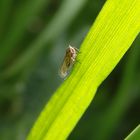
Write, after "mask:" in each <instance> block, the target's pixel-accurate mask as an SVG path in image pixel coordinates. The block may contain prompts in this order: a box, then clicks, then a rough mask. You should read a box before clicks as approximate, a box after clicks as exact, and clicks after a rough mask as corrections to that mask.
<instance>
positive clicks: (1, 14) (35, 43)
mask: <svg viewBox="0 0 140 140" xmlns="http://www.w3.org/2000/svg"><path fill="white" fill-rule="evenodd" d="M104 3H105V0H77V1H76V0H20V1H17V0H0V140H25V139H26V136H27V134H28V133H29V131H30V129H31V127H32V126H33V124H34V122H35V120H36V119H37V117H38V115H39V113H40V112H41V110H42V109H43V107H44V106H45V104H46V103H47V101H48V100H49V98H50V97H51V96H52V94H53V92H54V91H55V90H56V89H57V88H58V87H59V85H60V84H61V83H62V82H63V79H61V78H60V77H59V75H58V70H59V66H60V64H61V62H62V60H63V56H64V53H65V49H66V47H68V45H69V44H71V45H72V46H75V47H77V48H79V46H80V44H81V43H82V41H83V39H84V37H85V36H86V34H87V32H88V30H89V28H90V27H91V25H92V23H93V22H94V20H95V18H96V17H97V15H98V13H99V11H100V10H101V8H102V6H103V5H104ZM108 20H109V19H108ZM118 47H121V46H118ZM139 47H140V36H138V37H137V39H136V40H135V41H134V43H133V44H132V47H131V49H130V50H129V51H128V52H127V53H126V55H125V56H124V57H123V59H122V60H121V61H120V63H119V64H118V65H117V67H116V68H115V69H114V71H113V72H112V73H111V74H110V76H109V77H108V78H107V79H106V80H105V81H104V82H103V84H102V85H101V86H100V87H99V89H98V91H97V93H96V96H95V98H94V100H93V102H92V103H91V105H90V106H89V108H88V110H87V111H86V112H85V114H84V115H83V117H82V118H81V120H80V121H79V123H78V124H77V126H76V127H75V129H74V131H73V132H72V133H71V135H70V136H69V138H68V139H69V140H85V139H88V140H121V139H123V138H125V137H126V136H127V135H128V134H129V133H130V132H131V131H132V130H133V129H134V128H135V127H136V126H137V125H138V124H139V123H140V65H139V64H140V48H139ZM91 76H92V75H91ZM62 131H63V130H62Z"/></svg>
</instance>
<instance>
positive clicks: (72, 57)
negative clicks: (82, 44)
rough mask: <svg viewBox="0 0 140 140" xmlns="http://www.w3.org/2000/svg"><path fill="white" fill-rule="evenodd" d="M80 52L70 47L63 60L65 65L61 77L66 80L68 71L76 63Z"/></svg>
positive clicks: (62, 67)
mask: <svg viewBox="0 0 140 140" xmlns="http://www.w3.org/2000/svg"><path fill="white" fill-rule="evenodd" d="M78 52H79V50H78V49H77V48H75V47H72V46H70V45H69V47H68V48H67V49H66V54H65V57H64V60H63V63H62V65H61V67H60V77H61V78H65V77H66V76H67V74H68V70H69V69H70V68H71V67H72V65H73V64H74V62H75V61H76V56H77V53H78Z"/></svg>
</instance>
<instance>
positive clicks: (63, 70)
mask: <svg viewBox="0 0 140 140" xmlns="http://www.w3.org/2000/svg"><path fill="white" fill-rule="evenodd" d="M70 64H71V58H70V57H69V55H68V54H67V53H66V55H65V57H64V60H63V63H62V66H61V68H60V76H61V77H62V78H64V77H66V76H67V72H68V69H69V67H70Z"/></svg>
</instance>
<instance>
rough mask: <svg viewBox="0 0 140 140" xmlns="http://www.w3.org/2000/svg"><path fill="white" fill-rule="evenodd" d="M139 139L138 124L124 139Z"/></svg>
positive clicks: (139, 128) (139, 127) (139, 129)
mask: <svg viewBox="0 0 140 140" xmlns="http://www.w3.org/2000/svg"><path fill="white" fill-rule="evenodd" d="M139 139H140V125H138V126H137V127H136V128H135V129H134V130H133V131H132V132H131V133H130V134H129V135H128V136H127V137H126V138H125V140H139Z"/></svg>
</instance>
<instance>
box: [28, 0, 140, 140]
mask: <svg viewBox="0 0 140 140" xmlns="http://www.w3.org/2000/svg"><path fill="white" fill-rule="evenodd" d="M139 7H140V3H139V0H129V1H127V0H124V1H121V0H114V1H112V0H108V1H107V2H106V4H105V5H104V7H103V9H102V10H101V12H100V14H99V16H98V18H97V19H96V21H95V24H94V25H93V26H92V28H91V30H90V31H89V33H88V35H87V37H86V39H85V40H84V42H83V44H82V46H81V49H80V51H81V53H80V54H79V55H78V58H77V59H78V60H79V61H80V63H76V64H75V66H74V69H73V71H72V73H71V75H70V76H69V77H68V78H67V79H66V80H65V81H64V83H63V84H62V85H61V86H60V88H59V89H58V90H57V91H56V92H55V93H54V95H53V97H52V98H51V99H50V101H49V102H48V104H47V106H46V107H45V109H44V110H43V111H42V113H41V115H40V117H39V119H38V120H37V122H36V123H35V125H34V127H33V129H32V130H31V133H30V134H29V136H28V140H33V139H34V140H42V139H51V140H56V139H57V140H64V139H66V138H67V137H68V135H69V134H70V132H71V131H72V129H73V128H74V126H75V125H76V123H77V122H78V120H79V119H80V117H81V116H82V114H83V113H84V111H85V110H86V109H87V107H88V105H89V104H90V102H91V100H92V99H93V97H94V95H95V92H96V90H97V88H98V86H99V85H100V84H101V83H102V81H103V80H104V79H105V78H106V77H107V76H108V75H109V74H110V72H111V71H112V70H113V69H114V67H115V66H116V65H117V63H118V62H119V60H120V59H121V58H122V56H123V55H124V54H125V52H126V51H127V50H128V49H129V47H130V46H131V44H132V42H133V41H134V39H135V38H136V36H137V35H138V33H139V31H140V18H139V15H140V9H139Z"/></svg>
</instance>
